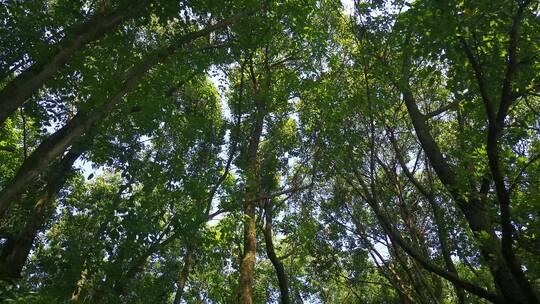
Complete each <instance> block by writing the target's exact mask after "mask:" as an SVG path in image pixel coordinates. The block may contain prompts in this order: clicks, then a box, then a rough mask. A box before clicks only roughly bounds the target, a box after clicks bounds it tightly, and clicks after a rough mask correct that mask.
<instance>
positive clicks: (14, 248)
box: [0, 149, 81, 280]
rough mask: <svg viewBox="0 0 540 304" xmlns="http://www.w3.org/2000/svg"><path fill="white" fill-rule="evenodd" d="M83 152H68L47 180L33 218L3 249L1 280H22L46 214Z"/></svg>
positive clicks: (0, 269)
mask: <svg viewBox="0 0 540 304" xmlns="http://www.w3.org/2000/svg"><path fill="white" fill-rule="evenodd" d="M80 155H81V151H80V150H78V149H74V150H72V151H70V152H68V153H67V154H66V155H65V156H64V157H63V158H62V160H61V161H60V163H59V164H57V165H56V166H55V167H54V168H53V169H52V171H51V172H50V174H49V176H48V178H47V184H46V186H45V189H44V190H43V192H42V194H41V196H40V197H39V199H38V201H37V203H36V205H35V209H34V210H33V216H32V218H31V219H29V220H28V221H27V223H26V225H25V227H24V228H23V230H22V231H21V232H20V233H19V234H18V235H16V236H13V238H12V240H11V241H10V242H11V245H10V246H6V247H4V248H3V249H2V255H1V256H0V279H3V280H12V279H17V278H20V274H21V271H22V268H23V267H24V264H25V263H26V260H27V259H28V255H29V254H30V250H31V248H32V245H33V243H34V239H35V237H36V235H37V233H38V231H39V229H40V228H41V226H42V225H43V222H44V221H45V213H46V211H47V208H48V206H49V205H50V203H51V201H52V199H53V198H54V196H56V195H57V194H58V192H59V191H60V189H61V188H62V186H63V185H64V183H65V181H66V179H67V177H68V176H69V173H70V172H71V167H72V166H73V163H74V162H75V160H77V158H79V156H80Z"/></svg>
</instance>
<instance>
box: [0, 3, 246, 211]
mask: <svg viewBox="0 0 540 304" xmlns="http://www.w3.org/2000/svg"><path fill="white" fill-rule="evenodd" d="M243 15H245V13H241V14H237V15H234V16H232V17H230V18H228V19H225V20H223V21H221V22H218V23H216V24H214V25H211V26H208V27H206V28H204V29H202V30H200V31H196V32H192V33H188V34H186V35H185V36H183V37H182V38H181V39H179V41H178V44H176V45H174V46H171V47H169V48H166V49H163V50H160V51H157V52H156V53H154V54H153V55H151V56H149V57H148V58H146V59H145V60H144V61H143V62H142V63H141V64H139V65H138V66H136V67H134V68H133V69H131V70H130V71H129V72H128V73H127V75H126V77H125V81H124V82H123V83H122V85H121V86H120V88H119V89H118V91H117V92H116V93H115V94H113V96H111V97H110V99H109V100H107V101H106V102H104V103H103V104H102V105H101V106H100V107H98V108H97V109H95V110H93V111H92V112H90V113H78V114H77V115H76V116H75V117H74V118H73V119H72V120H70V121H69V122H68V123H67V124H66V125H65V126H64V127H62V128H61V129H60V130H58V131H57V132H55V133H54V134H53V135H51V136H49V137H48V138H47V139H46V140H45V141H43V142H42V143H41V144H40V145H39V146H38V147H37V148H36V150H35V151H34V152H33V153H32V154H31V155H30V156H29V157H28V158H27V159H26V160H25V161H24V163H23V164H22V166H21V167H20V168H19V170H18V171H17V174H16V175H15V177H14V178H13V179H12V180H11V182H10V183H8V186H7V187H6V188H5V189H3V190H2V192H0V219H1V218H2V217H4V216H5V213H6V211H7V209H8V208H9V206H10V204H11V203H12V202H13V201H15V200H17V198H18V197H19V196H20V195H21V194H22V193H23V192H24V191H25V190H26V188H27V187H28V185H29V184H30V183H31V182H32V181H33V180H34V179H35V178H36V177H37V176H38V175H39V174H40V173H41V172H42V171H43V170H44V169H45V168H46V167H47V166H48V164H49V163H51V162H53V161H54V160H55V159H56V158H57V157H59V156H60V155H62V154H63V153H64V152H65V150H66V149H67V148H68V147H69V146H70V145H71V144H72V143H73V142H74V141H75V140H77V139H78V138H80V137H81V136H82V135H83V134H84V133H86V132H87V131H88V130H89V129H90V128H92V127H93V126H95V125H96V124H98V123H99V122H100V121H102V120H103V119H104V118H105V117H107V116H108V115H109V114H110V112H111V111H112V110H113V109H114V107H115V106H116V105H117V104H118V103H120V102H121V101H122V99H123V98H124V96H125V95H126V94H128V93H129V92H131V91H132V90H133V89H135V87H136V86H137V84H138V83H139V81H140V80H141V78H143V77H144V76H145V74H146V72H147V71H148V70H150V69H151V68H152V67H154V66H155V65H156V64H158V63H160V62H162V61H163V60H165V59H167V58H169V57H170V56H171V55H174V54H175V53H177V52H178V51H179V50H180V49H181V48H182V46H183V45H184V44H186V43H188V42H190V41H193V40H194V39H197V38H200V37H203V36H206V35H208V34H210V33H211V32H213V31H215V30H217V29H221V28H224V27H226V26H228V25H230V24H232V23H233V22H235V21H236V20H238V19H239V18H240V17H241V16H243Z"/></svg>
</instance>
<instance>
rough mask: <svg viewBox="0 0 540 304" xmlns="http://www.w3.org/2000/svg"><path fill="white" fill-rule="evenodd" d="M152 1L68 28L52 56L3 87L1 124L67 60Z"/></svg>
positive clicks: (137, 3)
mask: <svg viewBox="0 0 540 304" xmlns="http://www.w3.org/2000/svg"><path fill="white" fill-rule="evenodd" d="M149 2H150V1H137V2H136V4H135V5H134V6H133V7H132V8H126V7H122V8H119V9H117V10H115V11H113V12H110V13H107V14H102V13H97V14H96V15H95V16H93V17H92V18H91V19H90V20H88V21H87V22H85V23H84V24H78V25H75V26H74V27H73V28H72V29H70V30H68V31H67V32H68V34H67V36H66V38H64V40H63V41H62V42H60V44H59V45H58V46H56V48H57V51H56V52H54V53H52V54H51V56H49V57H47V58H44V59H42V60H38V61H37V62H35V63H34V64H33V65H32V66H31V67H30V68H28V69H27V70H25V71H24V72H22V73H21V74H19V75H17V77H15V79H13V80H12V81H10V82H9V83H8V84H7V85H6V86H5V87H4V88H3V89H2V91H0V125H2V124H3V123H4V121H5V120H6V118H7V117H9V116H10V115H11V114H12V113H13V112H14V111H15V110H16V109H17V108H19V107H20V106H21V105H22V104H23V103H24V102H25V101H26V99H28V98H29V97H30V96H32V95H33V94H35V93H36V92H37V90H39V88H41V86H43V85H44V84H45V83H46V82H47V81H48V80H49V79H50V78H51V77H52V76H53V75H54V74H55V73H56V72H57V71H58V70H59V69H61V68H62V67H63V66H64V64H65V63H66V62H68V61H69V59H70V58H71V57H73V55H74V54H75V53H77V52H78V51H79V50H81V49H83V48H84V47H85V46H86V45H87V44H88V43H91V42H92V41H95V40H98V39H99V38H101V37H102V36H103V35H104V34H105V33H106V32H107V31H110V30H111V29H112V28H114V27H115V26H117V25H119V24H120V23H122V22H123V21H125V20H126V19H127V18H128V17H129V16H131V15H132V13H133V12H135V11H136V10H137V9H140V8H141V7H142V6H143V5H148V4H149Z"/></svg>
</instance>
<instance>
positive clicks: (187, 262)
mask: <svg viewBox="0 0 540 304" xmlns="http://www.w3.org/2000/svg"><path fill="white" fill-rule="evenodd" d="M192 263H193V249H192V248H191V247H190V246H188V247H187V249H186V253H185V255H184V266H183V267H182V271H181V272H180V275H179V276H178V281H177V282H176V294H175V295H174V301H173V303H174V304H180V301H182V295H183V294H184V288H185V286H186V283H187V281H188V277H189V270H190V268H191V264H192Z"/></svg>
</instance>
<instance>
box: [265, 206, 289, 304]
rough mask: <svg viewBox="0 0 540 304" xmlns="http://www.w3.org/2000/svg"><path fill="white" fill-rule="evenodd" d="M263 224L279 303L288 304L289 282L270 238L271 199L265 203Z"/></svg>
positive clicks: (267, 252)
mask: <svg viewBox="0 0 540 304" xmlns="http://www.w3.org/2000/svg"><path fill="white" fill-rule="evenodd" d="M264 209H265V220H266V223H265V226H264V242H265V244H266V254H267V255H268V258H269V259H270V261H271V262H272V265H274V269H275V270H276V276H277V279H278V284H279V292H280V295H281V303H282V304H289V303H291V299H290V296H289V283H288V282H287V274H286V273H285V268H284V267H283V263H281V261H280V260H279V258H278V256H277V254H276V251H275V250H274V242H273V240H272V217H273V206H272V202H271V200H267V201H266V203H265V208H264Z"/></svg>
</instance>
